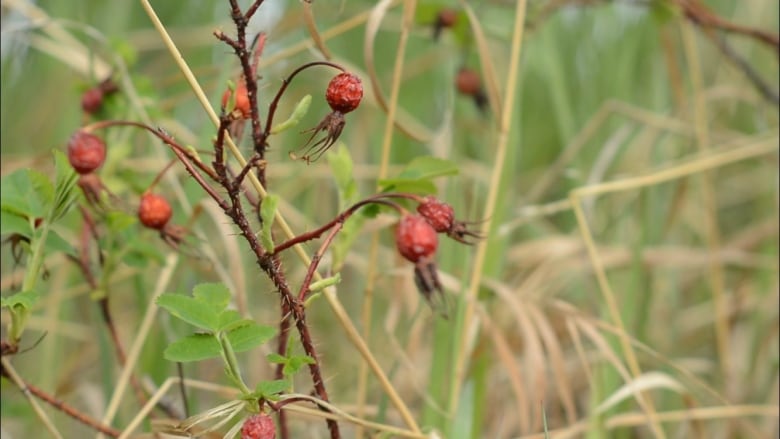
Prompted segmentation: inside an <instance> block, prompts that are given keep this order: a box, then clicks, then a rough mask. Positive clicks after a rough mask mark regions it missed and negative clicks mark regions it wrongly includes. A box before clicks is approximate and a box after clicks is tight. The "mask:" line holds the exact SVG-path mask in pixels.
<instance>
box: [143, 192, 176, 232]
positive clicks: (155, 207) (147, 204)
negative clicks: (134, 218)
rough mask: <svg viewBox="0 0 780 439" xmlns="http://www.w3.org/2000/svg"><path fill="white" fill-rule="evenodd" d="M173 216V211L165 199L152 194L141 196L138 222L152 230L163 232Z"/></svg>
mask: <svg viewBox="0 0 780 439" xmlns="http://www.w3.org/2000/svg"><path fill="white" fill-rule="evenodd" d="M171 216H173V209H172V208H171V205H170V204H169V203H168V200H166V199H165V198H164V197H162V196H160V195H155V194H152V193H146V194H143V195H142V196H141V204H140V205H139V206H138V220H139V221H141V224H143V225H144V226H146V227H149V228H150V229H156V230H162V229H163V228H164V227H165V225H166V224H168V221H170V219H171Z"/></svg>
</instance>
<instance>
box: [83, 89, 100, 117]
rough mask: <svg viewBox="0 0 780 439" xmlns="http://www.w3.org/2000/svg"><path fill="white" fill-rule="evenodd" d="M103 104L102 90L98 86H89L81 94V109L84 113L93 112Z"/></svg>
mask: <svg viewBox="0 0 780 439" xmlns="http://www.w3.org/2000/svg"><path fill="white" fill-rule="evenodd" d="M102 105H103V90H101V89H100V88H99V87H95V88H90V89H89V90H87V91H85V92H84V94H83V95H81V109H82V110H84V112H85V113H90V114H92V113H95V112H97V111H98V110H99V109H100V107H101V106H102Z"/></svg>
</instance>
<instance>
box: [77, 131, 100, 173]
mask: <svg viewBox="0 0 780 439" xmlns="http://www.w3.org/2000/svg"><path fill="white" fill-rule="evenodd" d="M105 160H106V144H105V143H104V142H103V139H101V138H100V137H98V136H96V135H94V134H90V133H88V132H86V131H83V130H79V131H76V132H75V133H74V134H73V135H72V136H70V140H68V161H69V162H70V165H71V166H73V169H75V170H76V172H78V173H79V174H89V173H91V172H93V171H94V170H96V169H97V168H99V167H100V165H102V164H103V162H104V161H105Z"/></svg>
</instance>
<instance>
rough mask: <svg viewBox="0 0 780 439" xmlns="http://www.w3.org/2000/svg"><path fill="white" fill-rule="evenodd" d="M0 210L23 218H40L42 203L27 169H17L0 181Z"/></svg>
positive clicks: (41, 215) (42, 209) (42, 210)
mask: <svg viewBox="0 0 780 439" xmlns="http://www.w3.org/2000/svg"><path fill="white" fill-rule="evenodd" d="M0 209H2V210H3V211H5V212H9V213H13V214H16V215H19V216H21V217H25V218H41V217H43V215H44V213H45V210H46V209H45V208H44V205H43V203H41V200H40V198H39V196H38V194H37V193H36V192H35V189H34V188H33V183H32V180H30V170H29V169H19V170H17V171H15V172H13V173H12V174H9V175H6V176H4V177H3V178H2V179H1V180H0Z"/></svg>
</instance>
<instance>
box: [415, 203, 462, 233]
mask: <svg viewBox="0 0 780 439" xmlns="http://www.w3.org/2000/svg"><path fill="white" fill-rule="evenodd" d="M417 212H418V213H419V214H420V215H422V217H423V218H425V221H428V224H430V225H431V226H432V227H433V228H434V230H436V231H437V232H439V233H443V232H447V231H449V230H451V229H452V224H453V222H454V221H455V212H454V211H453V210H452V206H450V205H449V204H447V203H445V202H443V201H439V200H437V199H436V198H434V197H430V196H429V197H425V201H423V202H422V203H420V204H419V205H418V206H417Z"/></svg>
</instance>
